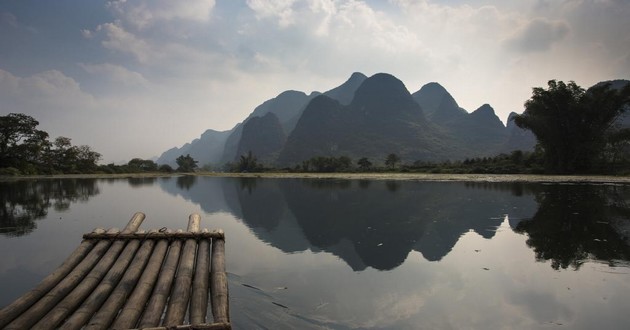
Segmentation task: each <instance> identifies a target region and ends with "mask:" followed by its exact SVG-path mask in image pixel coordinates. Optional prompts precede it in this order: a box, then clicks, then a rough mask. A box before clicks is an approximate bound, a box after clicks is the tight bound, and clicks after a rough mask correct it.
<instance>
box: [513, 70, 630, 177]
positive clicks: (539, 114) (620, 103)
mask: <svg viewBox="0 0 630 330" xmlns="http://www.w3.org/2000/svg"><path fill="white" fill-rule="evenodd" d="M629 106H630V85H626V86H625V87H624V88H623V89H621V90H614V89H611V88H610V85H609V84H603V85H601V86H596V87H593V88H591V89H590V90H588V91H585V90H584V89H583V88H581V87H580V86H578V85H577V84H575V82H569V83H568V84H565V83H564V82H562V81H555V80H551V81H549V82H548V89H544V88H541V87H537V88H534V89H533V95H532V97H531V98H530V99H529V100H527V101H526V102H525V112H523V114H521V115H517V116H516V117H515V119H514V122H515V123H516V125H518V126H519V127H521V128H523V129H528V130H531V131H532V133H534V135H536V138H537V140H538V144H539V146H540V147H541V148H542V150H543V152H544V164H545V168H546V170H547V171H548V172H551V173H589V172H593V171H597V170H599V171H601V169H598V165H599V164H602V163H603V162H605V161H606V159H605V157H604V156H605V154H604V152H605V150H606V146H607V143H608V142H609V137H610V136H615V134H616V133H615V132H616V127H615V125H614V124H615V122H616V120H617V119H618V118H619V117H620V116H621V115H622V114H623V113H624V112H625V111H626V110H627V109H628V107H629Z"/></svg>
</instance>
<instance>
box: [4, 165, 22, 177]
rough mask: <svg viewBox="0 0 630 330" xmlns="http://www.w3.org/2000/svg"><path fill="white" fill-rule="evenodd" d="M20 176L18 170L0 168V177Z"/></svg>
mask: <svg viewBox="0 0 630 330" xmlns="http://www.w3.org/2000/svg"><path fill="white" fill-rule="evenodd" d="M20 174H22V173H21V172H20V170H18V169H17V168H15V167H3V168H0V175H3V176H17V175H20Z"/></svg>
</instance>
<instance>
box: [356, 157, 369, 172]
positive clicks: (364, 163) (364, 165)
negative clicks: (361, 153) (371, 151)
mask: <svg viewBox="0 0 630 330" xmlns="http://www.w3.org/2000/svg"><path fill="white" fill-rule="evenodd" d="M357 165H359V169H361V171H367V170H369V169H370V168H371V167H372V162H371V161H369V160H368V159H367V158H365V157H363V158H361V159H359V160H358V161H357Z"/></svg>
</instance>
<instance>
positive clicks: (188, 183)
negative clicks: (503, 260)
mask: <svg viewBox="0 0 630 330" xmlns="http://www.w3.org/2000/svg"><path fill="white" fill-rule="evenodd" d="M196 182H197V177H196V176H194V175H184V176H178V177H177V187H178V188H179V189H182V190H190V188H191V187H192V186H194V185H195V183H196Z"/></svg>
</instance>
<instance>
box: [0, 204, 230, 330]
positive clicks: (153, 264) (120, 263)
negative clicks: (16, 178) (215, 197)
mask: <svg viewBox="0 0 630 330" xmlns="http://www.w3.org/2000/svg"><path fill="white" fill-rule="evenodd" d="M144 218H145V215H144V214H142V213H136V214H134V216H133V217H132V218H131V220H130V221H129V223H128V224H127V226H126V227H125V229H124V230H122V231H119V230H117V229H110V230H108V231H105V230H103V229H95V230H94V231H93V232H91V233H88V234H85V235H84V236H83V241H82V242H81V244H80V245H79V247H78V248H77V249H76V250H75V251H74V252H73V253H72V254H71V255H70V256H69V257H68V258H67V259H66V260H65V261H64V262H63V264H62V265H61V266H59V268H57V269H56V270H55V271H53V272H52V273H51V274H50V275H48V276H47V277H46V278H44V280H42V282H41V283H40V284H39V285H38V286H37V287H36V288H35V289H33V290H31V291H30V292H28V293H26V294H25V295H23V296H22V297H20V298H18V299H17V300H15V301H14V302H13V303H12V304H10V305H8V306H6V307H4V308H3V309H2V310H0V328H1V329H29V328H33V329H56V328H60V329H81V328H84V329H155V330H158V329H181V330H185V329H231V325H230V315H229V301H228V285H227V276H226V273H225V236H224V233H223V231H222V230H215V231H209V230H208V229H203V230H200V229H199V222H200V217H199V215H197V214H192V215H190V217H189V221H188V229H187V232H183V231H182V230H178V231H175V232H173V231H171V230H168V229H165V228H163V229H160V230H151V231H148V232H145V231H138V228H139V227H140V224H141V223H142V221H143V220H144ZM208 296H210V305H211V316H212V320H211V321H209V320H207V319H206V318H207V314H208ZM186 311H188V312H189V318H188V322H186Z"/></svg>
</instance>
